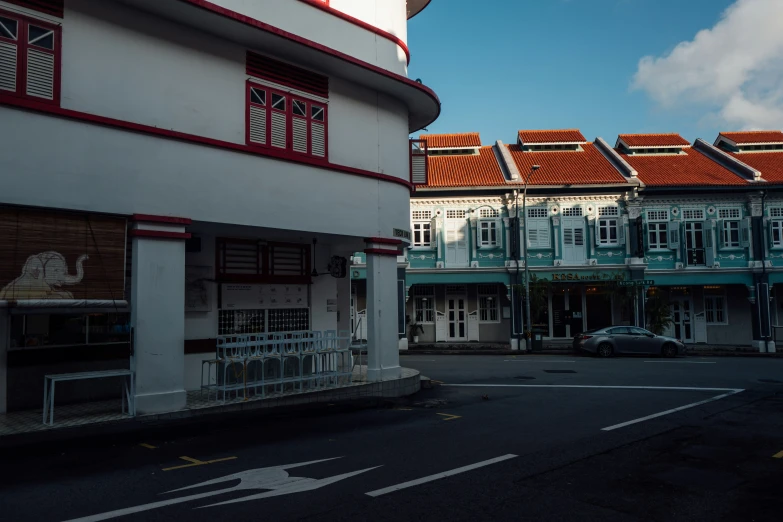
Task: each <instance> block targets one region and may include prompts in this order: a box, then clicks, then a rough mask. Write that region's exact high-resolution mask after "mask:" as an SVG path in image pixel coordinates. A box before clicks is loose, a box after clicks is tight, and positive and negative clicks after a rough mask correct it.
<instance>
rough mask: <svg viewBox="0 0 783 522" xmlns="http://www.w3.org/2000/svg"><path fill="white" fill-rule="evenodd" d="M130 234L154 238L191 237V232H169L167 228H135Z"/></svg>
mask: <svg viewBox="0 0 783 522" xmlns="http://www.w3.org/2000/svg"><path fill="white" fill-rule="evenodd" d="M129 234H130V235H131V236H133V237H149V238H152V239H190V233H189V232H167V231H165V230H143V229H133V230H131V231H130V232H129Z"/></svg>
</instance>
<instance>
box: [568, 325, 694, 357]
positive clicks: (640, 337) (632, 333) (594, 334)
mask: <svg viewBox="0 0 783 522" xmlns="http://www.w3.org/2000/svg"><path fill="white" fill-rule="evenodd" d="M574 348H575V349H576V350H584V351H587V352H590V353H594V354H596V355H598V356H599V357H611V356H612V355H615V354H622V353H626V354H656V355H662V356H664V357H676V356H677V355H684V354H685V351H686V348H685V344H683V342H682V341H681V340H679V339H674V338H673V337H664V336H663V335H655V334H654V333H652V332H650V331H648V330H645V329H644V328H639V327H637V326H608V327H606V328H599V329H597V330H590V331H587V332H584V333H581V334H579V335H577V336H576V337H574Z"/></svg>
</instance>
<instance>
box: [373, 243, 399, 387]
mask: <svg viewBox="0 0 783 522" xmlns="http://www.w3.org/2000/svg"><path fill="white" fill-rule="evenodd" d="M365 242H366V243H367V248H366V249H365V251H364V253H365V254H366V255H367V358H368V360H367V380H368V381H370V382H377V381H383V380H389V379H398V378H399V377H400V351H399V333H398V330H399V328H398V310H399V303H398V296H397V256H398V255H399V247H400V245H401V244H402V241H399V240H396V239H384V238H369V239H366V240H365Z"/></svg>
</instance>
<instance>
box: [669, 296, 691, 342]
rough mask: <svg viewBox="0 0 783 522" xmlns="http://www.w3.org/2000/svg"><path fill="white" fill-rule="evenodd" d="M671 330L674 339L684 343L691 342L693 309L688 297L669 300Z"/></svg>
mask: <svg viewBox="0 0 783 522" xmlns="http://www.w3.org/2000/svg"><path fill="white" fill-rule="evenodd" d="M670 307H671V311H672V330H673V332H672V333H673V334H674V337H675V338H677V339H680V340H681V341H682V342H685V343H692V342H693V309H692V306H691V298H690V297H673V298H672V300H671V304H670Z"/></svg>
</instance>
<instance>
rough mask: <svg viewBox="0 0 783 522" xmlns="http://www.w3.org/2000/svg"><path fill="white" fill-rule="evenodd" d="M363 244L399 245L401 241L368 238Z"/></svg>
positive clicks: (385, 238)
mask: <svg viewBox="0 0 783 522" xmlns="http://www.w3.org/2000/svg"><path fill="white" fill-rule="evenodd" d="M364 242H365V243H378V244H379V245H401V244H403V241H402V240H399V239H391V238H387V237H368V238H365V240H364Z"/></svg>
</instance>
